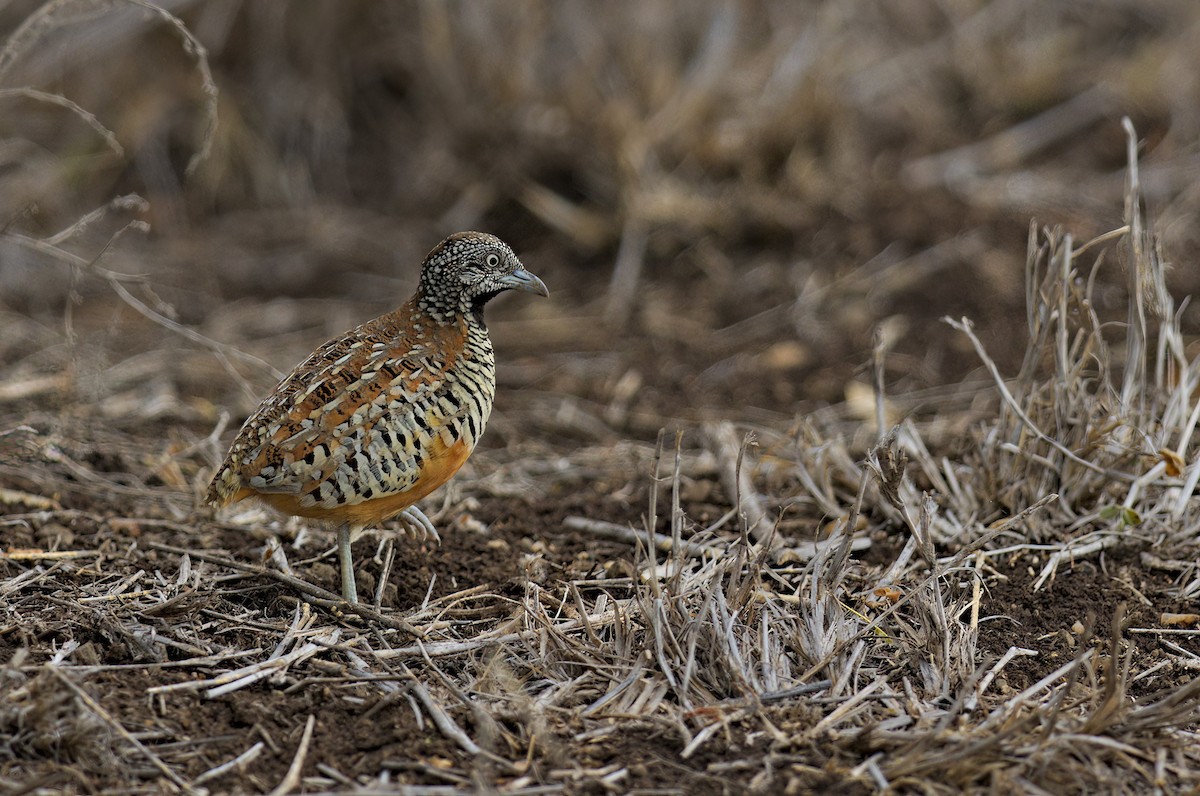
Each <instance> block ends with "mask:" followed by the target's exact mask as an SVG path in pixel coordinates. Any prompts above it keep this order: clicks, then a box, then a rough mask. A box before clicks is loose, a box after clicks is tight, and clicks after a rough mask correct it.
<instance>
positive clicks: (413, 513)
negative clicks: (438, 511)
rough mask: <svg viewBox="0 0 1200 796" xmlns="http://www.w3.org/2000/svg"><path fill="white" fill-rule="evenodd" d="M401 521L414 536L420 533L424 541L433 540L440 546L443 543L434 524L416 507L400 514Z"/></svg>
mask: <svg viewBox="0 0 1200 796" xmlns="http://www.w3.org/2000/svg"><path fill="white" fill-rule="evenodd" d="M400 521H401V522H403V523H404V524H405V525H407V526H408V528H409V530H410V531H412V532H413V534H412V535H413V536H416V535H417V532H419V533H420V536H421V537H422V538H423V539H430V538H432V539H433V540H434V541H435V542H437V543H438V544H441V543H442V537H440V536H438V532H437V528H434V527H433V523H432V522H430V521H429V518H428V517H426V516H425V512H423V511H421V510H420V509H419V508H417V507H416V506H409V507H408V508H406V509H405V510H404V511H402V512H400Z"/></svg>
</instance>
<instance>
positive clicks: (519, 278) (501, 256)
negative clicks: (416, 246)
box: [417, 232, 550, 323]
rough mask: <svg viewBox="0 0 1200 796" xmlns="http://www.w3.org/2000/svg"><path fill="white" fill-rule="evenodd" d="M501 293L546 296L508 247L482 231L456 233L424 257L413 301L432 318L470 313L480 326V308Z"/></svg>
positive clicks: (539, 283) (481, 309)
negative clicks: (523, 292) (525, 293)
mask: <svg viewBox="0 0 1200 796" xmlns="http://www.w3.org/2000/svg"><path fill="white" fill-rule="evenodd" d="M505 290H523V291H525V292H527V293H536V294H538V295H539V296H548V295H550V291H548V290H547V289H546V285H545V284H544V283H543V282H542V280H540V279H538V278H537V277H536V276H534V275H533V274H531V273H530V272H529V271H526V270H525V266H523V265H521V261H520V260H518V259H517V255H516V254H514V253H513V250H512V249H510V248H509V246H508V244H507V243H505V242H504V241H502V240H500V239H499V238H497V237H496V236H495V235H488V234H487V233H486V232H456V233H454V234H453V235H451V236H450V237H448V238H446V239H445V240H444V241H442V242H441V243H439V244H438V245H437V246H435V247H434V249H433V251H431V252H430V253H429V254H428V255H427V256H426V257H425V263H424V265H422V266H421V283H420V286H419V287H418V289H417V300H418V304H419V305H420V307H421V309H423V310H425V311H426V312H427V313H429V315H431V316H432V317H433V318H435V319H437V320H440V321H444V322H448V321H451V320H454V319H456V318H458V317H461V316H463V315H466V314H468V313H470V314H472V315H474V316H475V318H476V319H477V320H478V321H479V322H480V323H482V322H483V306H484V305H485V304H486V303H487V302H489V301H490V300H492V299H493V298H495V297H496V296H498V295H499V294H500V293H503V292H504V291H505Z"/></svg>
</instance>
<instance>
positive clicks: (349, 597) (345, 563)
mask: <svg viewBox="0 0 1200 796" xmlns="http://www.w3.org/2000/svg"><path fill="white" fill-rule="evenodd" d="M337 534H338V540H337V543H338V562H339V563H340V564H341V569H342V597H344V598H346V602H350V603H356V602H358V587H357V586H355V584H354V559H353V558H352V557H351V553H350V538H351V533H350V523H348V522H347V523H343V524H342V525H340V526H338V531H337Z"/></svg>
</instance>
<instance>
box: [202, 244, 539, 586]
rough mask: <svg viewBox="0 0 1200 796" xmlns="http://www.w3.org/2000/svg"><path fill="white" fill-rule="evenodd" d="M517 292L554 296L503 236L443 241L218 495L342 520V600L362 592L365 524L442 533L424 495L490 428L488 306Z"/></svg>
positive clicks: (280, 406) (229, 473) (310, 371)
mask: <svg viewBox="0 0 1200 796" xmlns="http://www.w3.org/2000/svg"><path fill="white" fill-rule="evenodd" d="M508 290H516V291H524V292H528V293H533V294H536V295H539V296H549V294H550V293H549V291H548V290H547V289H546V285H545V283H543V282H542V280H541V279H539V278H538V277H537V276H535V275H534V274H532V273H531V272H529V271H528V270H527V269H526V268H525V266H523V265H522V264H521V261H520V260H519V259H518V258H517V256H516V254H514V253H513V250H512V249H511V248H510V247H509V246H508V245H507V244H506V243H504V242H503V241H501V240H500V239H499V238H497V237H496V236H494V235H490V234H487V233H483V232H458V233H455V234H453V235H451V236H450V237H448V238H446V239H445V240H443V241H442V242H441V243H439V244H438V245H437V246H435V247H434V248H433V250H432V251H430V252H429V254H428V255H426V257H425V260H424V262H423V263H422V265H421V272H420V277H419V279H418V284H417V289H416V293H415V294H414V295H413V296H412V297H411V298H410V299H409V300H408V301H407V302H405V303H404V304H402V305H401V306H400V307H399V308H397V309H395V310H393V311H392V312H389V313H387V314H385V315H381V316H379V317H378V318H375V319H374V320H370V321H367V322H366V323H364V324H362V325H361V326H358V327H357V328H355V329H351V330H350V331H349V332H346V333H345V334H344V335H341V336H340V337H335V338H333V339H332V340H330V341H328V342H327V343H325V344H324V345H322V346H321V347H319V348H318V349H317V350H315V351H314V352H313V353H312V354H310V355H309V356H308V358H307V359H305V360H304V361H303V362H301V363H300V364H299V365H297V366H296V368H295V369H294V370H293V371H292V372H291V373H290V374H289V375H287V376H286V377H284V378H283V380H282V381H280V382H279V384H278V385H276V387H275V389H273V390H272V391H271V393H270V394H269V395H267V397H266V398H265V399H263V401H262V403H261V404H260V405H259V407H258V409H257V410H255V412H254V413H253V414H251V415H250V417H249V418H248V419H247V420H246V422H245V424H244V425H243V426H242V428H241V431H240V432H238V435H237V437H236V438H235V439H234V441H233V443H232V445H231V446H230V448H229V452H228V454H227V455H226V457H225V460H224V461H223V463H222V464H221V466H220V467H219V468H217V470H216V472H215V474H214V475H213V478H212V482H211V483H210V484H209V487H208V491H207V494H206V497H205V500H206V502H207V503H208V504H209V505H210V506H212V507H214V508H222V507H225V506H228V505H231V504H233V503H237V502H238V501H241V500H245V499H247V498H257V499H258V500H260V501H262V502H264V503H266V504H267V505H268V506H270V507H272V508H274V509H276V510H278V511H280V512H282V513H283V514H286V515H291V516H298V517H304V518H309V519H314V520H319V521H322V522H324V523H325V524H326V525H336V526H337V551H338V560H339V566H340V574H341V585H342V597H343V598H344V599H345V600H346V601H347V602H350V603H357V602H358V593H357V587H356V584H355V580H354V564H353V560H352V558H351V549H350V545H351V542H352V541H353V540H354V539H355V538H357V537H358V536H359V535H360V534H361V533H362V532H363V531H364V530H365V529H367V528H373V527H376V526H378V525H379V524H380V523H382V522H383V521H384V520H387V519H389V518H392V517H399V518H400V519H401V520H402V521H403V522H404V523H405V524H406V525H407V526H408V530H409V532H410V533H411V534H412V535H413V536H414V537H416V538H420V539H426V538H429V537H432V538H434V539H437V540H438V541H440V537H438V534H437V530H436V529H435V528H434V527H433V524H432V523H431V522H430V521H429V519H428V518H427V517H426V516H425V515H424V513H422V512H421V510H420V508H419V507H418V506H417V501H419V500H421V498H423V497H425V496H426V495H428V494H430V493H431V492H433V491H434V490H435V489H437V488H438V487H440V486H441V485H442V484H444V483H446V482H447V481H448V480H450V478H451V477H452V476H453V475H454V474H455V473H456V472H457V471H458V470H459V468H461V467H462V466H463V463H464V462H466V460H467V457H468V456H470V455H471V452H472V451H473V450H474V448H475V446H476V444H477V443H478V442H479V438H480V436H481V435H482V434H483V430H484V426H486V425H487V421H488V417H489V416H490V415H491V411H492V402H493V400H494V398H495V394H496V364H495V356H494V353H493V350H492V343H491V339H490V338H489V336H488V329H487V325H486V324H485V323H484V318H483V309H484V305H486V304H487V303H488V302H489V301H490V300H491V299H493V298H495V297H496V296H497V295H499V294H500V293H503V292H505V291H508Z"/></svg>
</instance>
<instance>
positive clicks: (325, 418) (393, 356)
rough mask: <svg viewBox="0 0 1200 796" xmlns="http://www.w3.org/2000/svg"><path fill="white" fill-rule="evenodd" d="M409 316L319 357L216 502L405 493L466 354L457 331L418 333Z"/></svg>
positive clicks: (387, 319)
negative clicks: (450, 378) (452, 372)
mask: <svg viewBox="0 0 1200 796" xmlns="http://www.w3.org/2000/svg"><path fill="white" fill-rule="evenodd" d="M405 310H406V308H401V310H399V311H397V312H396V313H393V314H391V315H385V316H383V317H382V318H378V319H376V320H374V321H371V322H369V323H367V324H364V325H363V326H360V327H358V328H357V329H355V330H353V331H352V332H350V333H349V334H347V335H345V336H344V337H340V338H337V339H335V340H331V341H329V342H328V343H326V344H325V345H323V346H321V347H320V348H319V349H317V350H316V351H314V352H313V353H312V355H310V356H309V357H308V359H306V360H305V361H304V362H303V363H301V364H300V365H299V366H298V367H297V368H296V369H295V370H294V371H293V372H292V373H291V375H289V376H288V377H287V378H286V379H284V380H283V381H282V382H280V383H279V385H278V386H277V387H276V388H275V390H274V391H273V392H272V393H271V395H270V396H268V397H267V399H266V400H264V401H263V403H262V405H261V406H259V408H258V410H257V411H256V412H255V413H254V414H253V415H252V416H251V417H250V419H249V420H247V421H246V424H245V425H244V426H243V427H242V430H241V432H240V433H239V435H238V437H237V439H236V440H235V441H234V443H233V446H232V447H231V448H230V451H229V456H228V457H227V458H226V461H225V464H224V465H223V466H222V468H221V469H220V470H219V471H218V473H217V475H216V477H214V479H213V484H212V486H211V487H210V490H209V500H210V502H213V503H216V504H218V505H219V504H224V503H227V502H232V501H233V500H237V499H239V498H240V497H245V496H248V495H249V494H253V493H259V494H276V495H293V496H296V497H297V498H298V501H299V505H300V506H301V507H318V506H319V507H322V508H330V509H331V508H335V507H337V506H341V505H346V504H353V503H357V502H361V501H362V500H368V499H371V498H372V497H379V496H381V495H387V494H394V493H398V492H404V491H406V490H407V489H409V488H411V487H412V486H413V484H415V483H416V482H417V480H418V479H419V478H420V476H421V463H422V453H423V450H422V449H423V447H424V446H427V443H428V440H429V438H430V432H431V431H434V427H436V426H439V425H441V424H442V423H443V422H444V420H445V419H444V418H441V419H439V418H437V417H436V413H435V412H431V410H432V409H435V408H436V407H437V405H438V401H437V395H438V393H439V392H440V389H439V388H441V387H442V385H443V383H444V382H445V377H446V372H447V369H448V368H449V367H450V366H451V365H452V364H453V362H454V360H455V359H456V358H457V354H458V352H459V351H460V350H461V347H462V332H461V331H460V330H455V329H431V328H414V327H413V326H412V325H411V324H405V323H403V322H401V321H399V320H398V319H399V318H403V317H405V316H406V314H408V313H406V312H405Z"/></svg>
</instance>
